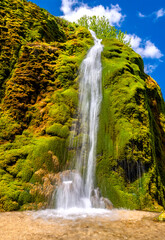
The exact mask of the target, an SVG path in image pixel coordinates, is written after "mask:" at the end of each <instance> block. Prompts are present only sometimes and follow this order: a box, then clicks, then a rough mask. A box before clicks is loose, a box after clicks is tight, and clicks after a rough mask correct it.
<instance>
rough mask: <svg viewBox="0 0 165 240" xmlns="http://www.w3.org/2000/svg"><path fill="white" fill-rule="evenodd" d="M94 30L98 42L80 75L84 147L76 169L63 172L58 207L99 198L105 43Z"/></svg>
mask: <svg viewBox="0 0 165 240" xmlns="http://www.w3.org/2000/svg"><path fill="white" fill-rule="evenodd" d="M91 34H92V36H93V39H94V46H93V47H92V48H91V49H90V51H89V52H88V54H87V56H86V58H85V59H84V60H83V62H82V64H81V68H80V78H79V79H80V83H79V109H78V118H79V121H78V125H77V126H76V127H75V129H77V128H78V132H79V133H80V134H81V149H77V154H76V163H75V170H73V171H67V172H66V173H65V174H62V175H61V184H60V186H59V187H58V189H57V194H56V198H57V199H56V205H57V208H63V209H68V208H73V207H78V208H90V207H92V202H93V200H91V198H93V199H94V198H95V197H94V195H95V194H94V193H95V192H96V191H95V190H94V175H95V163H96V144H97V131H98V120H99V111H100V104H101V100H102V87H101V79H102V65H101V52H102V50H103V46H102V45H101V40H100V39H97V37H96V35H95V33H94V32H93V31H91ZM75 131H76V130H75ZM73 138H74V135H73ZM97 202H98V198H97ZM97 205H98V204H97Z"/></svg>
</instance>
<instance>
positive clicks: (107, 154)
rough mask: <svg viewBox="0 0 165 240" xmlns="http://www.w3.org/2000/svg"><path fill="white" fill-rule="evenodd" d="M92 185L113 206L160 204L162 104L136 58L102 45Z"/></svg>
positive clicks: (117, 46)
mask: <svg viewBox="0 0 165 240" xmlns="http://www.w3.org/2000/svg"><path fill="white" fill-rule="evenodd" d="M103 45H104V50H103V53H102V64H103V81H102V84H103V86H102V87H103V100H102V106H101V112H100V120H99V121H100V122H99V131H98V143H97V166H96V178H97V184H98V186H99V187H100V188H101V190H102V194H103V195H104V196H105V197H108V198H109V199H110V200H111V201H112V203H113V205H114V206H115V207H126V208H131V209H135V208H136V209H152V210H153V209H154V208H156V206H157V202H158V204H160V205H162V206H165V201H164V199H165V187H164V186H165V178H164V176H165V144H164V139H165V121H164V116H165V104H164V100H163V98H162V95H161V91H160V88H159V86H158V85H157V83H156V82H155V81H154V80H153V79H152V78H151V77H149V76H148V75H146V74H145V73H144V69H143V61H142V59H141V57H140V56H139V55H138V54H136V53H135V52H134V51H133V50H132V49H130V48H129V47H127V46H125V45H124V44H122V43H120V42H119V41H118V40H116V39H114V40H109V41H108V40H105V41H103Z"/></svg>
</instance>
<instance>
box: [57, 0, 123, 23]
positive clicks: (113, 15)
mask: <svg viewBox="0 0 165 240" xmlns="http://www.w3.org/2000/svg"><path fill="white" fill-rule="evenodd" d="M74 5H76V7H74ZM77 5H78V6H77ZM61 11H62V12H63V14H64V16H63V17H64V18H65V19H66V20H68V21H70V22H76V21H77V20H78V19H79V18H81V17H82V16H84V15H87V16H100V17H102V16H105V17H106V18H108V20H109V22H110V24H111V25H117V26H120V24H121V22H122V21H124V18H125V17H126V16H125V15H122V13H121V8H120V6H119V5H118V4H116V5H112V4H111V6H110V8H109V7H106V8H105V7H104V6H102V5H98V6H96V7H93V8H91V7H89V6H88V5H87V4H84V3H80V2H78V1H76V0H62V6H61Z"/></svg>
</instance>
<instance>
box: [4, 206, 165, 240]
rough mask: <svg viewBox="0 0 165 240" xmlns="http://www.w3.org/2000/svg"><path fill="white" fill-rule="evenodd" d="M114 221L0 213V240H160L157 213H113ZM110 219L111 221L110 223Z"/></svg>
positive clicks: (164, 226)
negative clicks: (47, 218) (114, 215)
mask: <svg viewBox="0 0 165 240" xmlns="http://www.w3.org/2000/svg"><path fill="white" fill-rule="evenodd" d="M117 214H118V216H119V217H118V220H115V218H114V219H110V218H108V217H87V218H82V219H75V220H67V219H59V218H58V219H49V220H46V219H43V218H37V219H34V213H33V212H7V213H0V240H55V239H58V240H66V239H67V240H82V239H85V240H96V239H97V240H125V239H129V240H134V239H138V240H151V239H152V240H164V239H165V222H157V221H155V218H156V217H157V216H158V215H159V214H158V213H150V212H141V211H125V210H120V211H118V212H117ZM112 220H113V221H112Z"/></svg>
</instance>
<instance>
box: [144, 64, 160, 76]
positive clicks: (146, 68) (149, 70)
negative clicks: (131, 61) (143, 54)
mask: <svg viewBox="0 0 165 240" xmlns="http://www.w3.org/2000/svg"><path fill="white" fill-rule="evenodd" d="M156 68H157V65H156V64H154V65H152V64H147V65H144V72H145V73H148V74H151V73H152V72H153V71H154V70H155V69H156Z"/></svg>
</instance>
